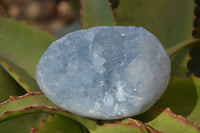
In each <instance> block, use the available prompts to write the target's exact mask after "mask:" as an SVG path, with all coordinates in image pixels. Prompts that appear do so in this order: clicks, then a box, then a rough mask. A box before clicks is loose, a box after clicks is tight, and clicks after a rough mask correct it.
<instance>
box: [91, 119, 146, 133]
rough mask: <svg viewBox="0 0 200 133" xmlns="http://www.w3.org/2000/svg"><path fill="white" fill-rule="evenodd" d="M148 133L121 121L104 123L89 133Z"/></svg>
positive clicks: (143, 129) (141, 128)
mask: <svg viewBox="0 0 200 133" xmlns="http://www.w3.org/2000/svg"><path fill="white" fill-rule="evenodd" d="M105 132H106V133H148V131H147V130H146V129H145V128H144V127H141V126H138V125H135V124H133V123H131V122H127V120H126V121H122V122H116V123H105V124H104V125H103V126H97V128H96V129H95V130H93V131H91V133H105Z"/></svg>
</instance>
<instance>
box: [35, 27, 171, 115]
mask: <svg viewBox="0 0 200 133" xmlns="http://www.w3.org/2000/svg"><path fill="white" fill-rule="evenodd" d="M170 68H171V66H170V60H169V57H168V55H167V54H166V52H165V50H164V48H163V46H162V44H161V43H160V41H159V40H158V39H157V38H156V37H155V36H154V35H152V34H151V33H150V32H148V31H147V30H145V29H144V28H142V27H139V28H137V27H134V26H130V27H125V26H114V27H107V26H104V27H93V28H90V29H88V30H79V31H75V32H72V33H70V34H67V35H65V36H64V37H62V38H60V39H58V40H57V41H55V42H53V43H52V44H51V45H50V46H49V48H48V49H47V50H46V52H45V53H44V55H43V56H42V58H41V59H40V61H39V63H38V66H37V73H36V78H37V82H38V85H39V86H40V88H41V90H42V91H43V92H44V94H45V95H46V96H47V97H48V98H49V99H50V100H51V101H52V102H54V103H55V104H57V105H58V106H60V107H61V108H63V109H65V110H67V111H70V112H72V113H75V114H78V115H81V116H85V117H90V118H97V119H120V118H125V117H130V116H134V115H138V114H140V113H143V112H144V111H146V110H147V109H149V108H150V107H151V106H152V105H153V104H154V103H155V101H156V100H158V99H159V98H160V96H161V95H162V93H163V92H164V91H165V89H166V86H167V84H168V81H169V77H170Z"/></svg>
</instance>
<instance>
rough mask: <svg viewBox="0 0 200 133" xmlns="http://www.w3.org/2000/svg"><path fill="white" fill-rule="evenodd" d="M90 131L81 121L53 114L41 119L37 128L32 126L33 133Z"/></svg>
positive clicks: (85, 132)
mask: <svg viewBox="0 0 200 133" xmlns="http://www.w3.org/2000/svg"><path fill="white" fill-rule="evenodd" d="M55 132H59V133H66V132H69V133H88V131H87V129H85V127H83V126H82V125H80V124H79V123H77V122H75V121H73V120H71V119H67V118H65V117H61V116H57V115H55V116H51V115H50V117H49V118H48V120H40V125H39V126H38V127H37V128H31V133H55Z"/></svg>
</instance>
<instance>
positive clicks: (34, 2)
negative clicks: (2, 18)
mask: <svg viewBox="0 0 200 133" xmlns="http://www.w3.org/2000/svg"><path fill="white" fill-rule="evenodd" d="M0 12H1V13H2V14H6V15H8V16H10V17H13V18H15V19H17V20H26V21H27V22H28V23H30V24H33V25H36V26H37V27H38V28H39V29H41V30H44V31H48V32H50V33H52V34H53V33H54V31H55V30H57V29H62V28H64V27H66V26H68V25H70V24H71V23H72V22H73V21H74V19H75V15H74V12H73V10H72V8H71V5H70V3H69V0H0Z"/></svg>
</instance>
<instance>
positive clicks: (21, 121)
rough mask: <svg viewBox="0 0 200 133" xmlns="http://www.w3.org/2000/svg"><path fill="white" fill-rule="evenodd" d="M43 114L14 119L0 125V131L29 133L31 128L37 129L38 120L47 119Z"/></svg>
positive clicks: (5, 132)
mask: <svg viewBox="0 0 200 133" xmlns="http://www.w3.org/2000/svg"><path fill="white" fill-rule="evenodd" d="M47 118H48V115H47V114H45V113H34V114H29V115H24V116H21V117H16V118H13V119H10V120H7V121H3V122H1V123H0V131H1V132H2V133H29V132H30V128H31V127H37V126H38V125H39V123H40V119H47Z"/></svg>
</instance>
